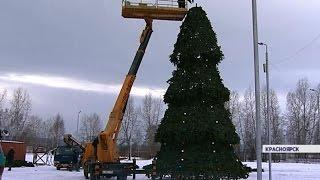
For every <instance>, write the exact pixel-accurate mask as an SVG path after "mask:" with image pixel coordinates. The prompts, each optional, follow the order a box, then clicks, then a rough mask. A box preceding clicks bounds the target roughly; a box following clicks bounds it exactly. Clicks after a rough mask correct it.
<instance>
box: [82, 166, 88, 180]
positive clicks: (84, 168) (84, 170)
mask: <svg viewBox="0 0 320 180" xmlns="http://www.w3.org/2000/svg"><path fill="white" fill-rule="evenodd" d="M83 175H84V177H85V178H86V179H89V170H88V166H86V165H85V166H83Z"/></svg>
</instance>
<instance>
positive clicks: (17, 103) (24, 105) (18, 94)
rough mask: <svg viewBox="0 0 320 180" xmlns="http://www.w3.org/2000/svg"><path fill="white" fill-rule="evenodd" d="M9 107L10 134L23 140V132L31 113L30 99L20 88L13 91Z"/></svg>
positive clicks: (25, 91)
mask: <svg viewBox="0 0 320 180" xmlns="http://www.w3.org/2000/svg"><path fill="white" fill-rule="evenodd" d="M10 103H11V107H10V122H9V126H10V129H9V130H10V132H11V134H12V136H13V137H14V138H16V139H18V140H20V139H22V138H23V130H24V128H25V125H26V122H27V120H28V115H29V113H30V111H31V98H30V96H29V94H28V92H27V90H24V89H22V88H18V89H16V90H14V92H13V97H12V100H11V102H10Z"/></svg>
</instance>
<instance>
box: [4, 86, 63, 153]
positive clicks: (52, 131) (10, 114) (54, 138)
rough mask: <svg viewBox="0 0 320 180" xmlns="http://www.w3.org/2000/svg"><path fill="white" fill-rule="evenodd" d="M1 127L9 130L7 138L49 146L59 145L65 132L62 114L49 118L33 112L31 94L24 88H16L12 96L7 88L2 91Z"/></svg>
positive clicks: (29, 143)
mask: <svg viewBox="0 0 320 180" xmlns="http://www.w3.org/2000/svg"><path fill="white" fill-rule="evenodd" d="M0 128H2V129H6V130H8V131H9V133H10V135H9V137H5V138H6V139H7V140H18V141H24V142H26V143H27V145H33V146H36V145H46V146H48V147H55V146H57V145H59V144H60V142H61V138H60V137H62V135H63V134H64V132H65V127H64V120H63V117H62V116H61V115H60V114H57V115H55V116H53V117H50V118H49V119H47V120H43V119H42V118H40V117H39V116H36V115H32V114H31V98H30V95H29V93H28V92H27V90H25V89H22V88H17V89H15V90H14V91H13V94H12V97H10V98H8V93H7V91H6V90H2V91H0Z"/></svg>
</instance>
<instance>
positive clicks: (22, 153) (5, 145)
mask: <svg viewBox="0 0 320 180" xmlns="http://www.w3.org/2000/svg"><path fill="white" fill-rule="evenodd" d="M1 146H2V149H3V152H4V154H5V155H6V154H7V153H8V151H9V150H10V148H13V150H14V152H15V153H14V160H21V161H25V159H26V145H25V143H24V142H19V141H6V140H2V141H1Z"/></svg>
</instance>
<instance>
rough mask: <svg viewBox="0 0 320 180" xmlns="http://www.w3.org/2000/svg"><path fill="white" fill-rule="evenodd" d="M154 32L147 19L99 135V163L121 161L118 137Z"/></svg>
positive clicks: (150, 22)
mask: <svg viewBox="0 0 320 180" xmlns="http://www.w3.org/2000/svg"><path fill="white" fill-rule="evenodd" d="M152 32H153V30H152V20H149V19H146V27H145V29H144V30H143V32H142V34H141V38H140V46H139V49H138V50H137V52H136V55H135V57H134V60H133V62H132V64H131V67H130V69H129V72H128V74H127V75H126V78H125V80H124V82H123V85H122V88H121V90H120V93H119V95H118V98H117V100H116V102H115V104H114V107H113V110H112V112H111V113H110V115H109V121H108V123H107V125H106V127H105V130H104V131H103V132H101V133H100V134H99V143H98V145H97V156H98V159H99V161H103V162H118V161H119V154H118V149H117V145H116V141H117V136H118V134H119V131H120V127H121V122H122V119H123V115H124V111H125V109H126V105H127V102H128V99H129V96H130V91H131V89H132V85H133V83H134V80H135V78H136V74H137V72H138V69H139V67H140V64H141V61H142V59H143V56H144V54H145V50H146V48H147V45H148V42H149V40H150V37H151V34H152Z"/></svg>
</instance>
